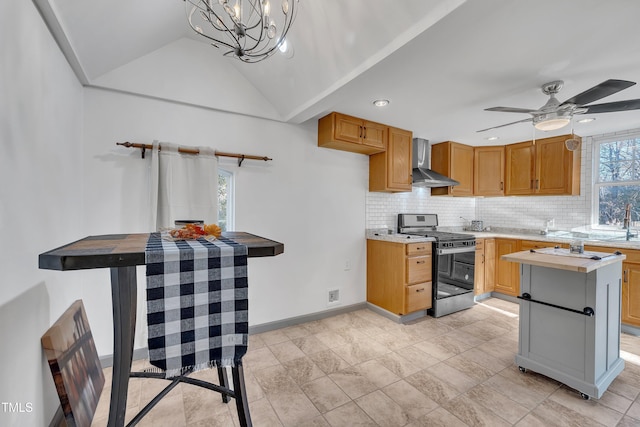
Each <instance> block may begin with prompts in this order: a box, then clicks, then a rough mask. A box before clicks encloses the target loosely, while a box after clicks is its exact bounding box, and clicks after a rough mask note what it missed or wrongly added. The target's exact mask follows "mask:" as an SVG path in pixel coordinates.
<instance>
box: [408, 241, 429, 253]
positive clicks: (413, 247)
mask: <svg viewBox="0 0 640 427" xmlns="http://www.w3.org/2000/svg"><path fill="white" fill-rule="evenodd" d="M431 246H432V242H422V243H409V244H407V255H422V254H425V255H426V254H430V253H431Z"/></svg>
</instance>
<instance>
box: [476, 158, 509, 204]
mask: <svg viewBox="0 0 640 427" xmlns="http://www.w3.org/2000/svg"><path fill="white" fill-rule="evenodd" d="M473 194H474V195H475V196H503V195H504V146H496V147H474V149H473Z"/></svg>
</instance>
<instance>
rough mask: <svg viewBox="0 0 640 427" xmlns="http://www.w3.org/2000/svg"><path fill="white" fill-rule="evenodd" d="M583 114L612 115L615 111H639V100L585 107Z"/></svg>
mask: <svg viewBox="0 0 640 427" xmlns="http://www.w3.org/2000/svg"><path fill="white" fill-rule="evenodd" d="M584 108H586V109H587V111H586V112H585V113H584V114H596V113H613V112H616V111H629V110H640V99H628V100H626V101H616V102H606V103H604V104H594V105H587V106H585V107H584Z"/></svg>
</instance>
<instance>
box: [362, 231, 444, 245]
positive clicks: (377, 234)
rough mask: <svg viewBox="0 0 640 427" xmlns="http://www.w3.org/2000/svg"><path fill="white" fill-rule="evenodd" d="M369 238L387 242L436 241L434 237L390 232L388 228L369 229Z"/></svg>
mask: <svg viewBox="0 0 640 427" xmlns="http://www.w3.org/2000/svg"><path fill="white" fill-rule="evenodd" d="M367 239H370V240H384V241H385V242H394V243H421V242H434V241H435V239H434V238H433V237H421V236H414V235H408V234H389V233H388V232H387V230H386V229H380V230H367Z"/></svg>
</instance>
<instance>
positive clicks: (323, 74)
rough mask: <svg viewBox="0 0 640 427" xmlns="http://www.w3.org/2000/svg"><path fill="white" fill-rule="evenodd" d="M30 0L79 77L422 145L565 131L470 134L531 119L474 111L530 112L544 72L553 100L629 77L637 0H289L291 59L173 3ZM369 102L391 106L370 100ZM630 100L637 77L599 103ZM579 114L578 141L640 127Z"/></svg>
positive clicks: (618, 116) (623, 119)
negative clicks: (205, 23) (230, 43)
mask: <svg viewBox="0 0 640 427" xmlns="http://www.w3.org/2000/svg"><path fill="white" fill-rule="evenodd" d="M272 1H273V0H272ZM33 2H34V4H35V5H36V6H37V7H38V9H39V10H40V12H41V14H42V15H43V17H44V19H45V22H46V23H47V25H48V26H49V28H50V30H51V31H52V33H53V34H54V36H55V37H56V40H57V41H58V43H59V45H60V47H61V49H62V50H63V52H64V53H65V55H66V57H67V58H68V60H69V63H70V64H71V66H72V67H73V69H74V71H75V72H76V74H77V75H78V78H79V79H80V81H81V82H82V83H83V84H85V85H86V86H90V87H98V88H106V89H110V90H117V91H121V92H126V93H135V94H140V95H143V96H148V97H153V98H157V99H168V100H173V101H177V102H181V103H185V104H190V105H197V106H202V107H205V108H211V109H214V110H220V111H229V112H234V113H240V114H247V115H250V116H255V117H262V118H266V119H271V120H278V121H283V122H290V123H302V122H305V121H307V120H317V119H318V118H319V117H321V116H323V115H324V114H326V113H328V112H330V111H340V112H343V113H347V114H351V115H355V116H358V117H363V118H367V119H369V120H373V121H378V122H381V123H385V124H389V125H393V126H397V127H401V128H405V129H410V130H412V131H413V132H414V135H415V136H418V137H422V138H427V139H429V140H431V141H433V142H439V141H444V140H454V141H458V142H462V143H467V144H471V145H493V144H496V143H498V144H502V143H509V142H516V141H521V140H526V139H531V138H532V137H536V138H541V137H546V136H552V135H557V134H563V133H569V132H571V127H570V126H568V127H565V128H563V129H560V130H558V131H553V132H548V133H544V132H541V131H535V132H534V128H533V126H532V125H531V123H521V124H515V125H512V126H507V127H503V128H499V129H495V130H492V131H487V132H482V133H478V132H476V131H477V130H479V129H485V128H488V127H491V126H497V125H501V124H505V123H509V122H513V121H517V120H520V119H525V118H527V117H529V116H528V115H527V114H523V113H505V112H487V111H484V109H485V108H489V107H494V106H508V107H521V108H530V109H536V108H539V107H541V106H542V105H543V104H544V103H545V102H546V101H547V99H548V97H547V96H546V95H544V94H543V93H542V92H541V90H540V86H541V85H542V84H544V83H547V82H550V81H553V80H563V81H564V87H563V89H562V90H561V92H560V93H559V94H558V96H557V97H558V99H559V100H560V101H561V102H562V101H563V100H565V99H568V98H570V97H572V96H574V95H576V94H578V93H580V92H582V91H584V90H586V89H589V88H590V87H592V86H595V85H596V84H599V83H601V82H603V81H605V80H607V79H622V80H631V81H640V32H639V31H638V17H639V16H640V2H638V1H637V0H609V1H602V0H562V1H558V0H536V1H527V0H475V1H472V0H468V1H465V0H402V1H396V2H390V1H384V0H349V1H337V0H322V1H320V0H300V2H299V4H298V6H299V11H298V16H297V19H296V21H295V22H294V24H293V27H292V30H291V32H290V34H289V36H288V40H289V41H290V42H291V43H292V44H293V46H294V49H295V54H294V56H293V57H292V58H285V57H284V56H279V55H276V56H274V57H272V58H269V59H267V60H265V61H263V62H260V63H257V64H245V63H242V62H240V61H238V60H235V59H233V58H229V57H223V56H222V53H224V51H221V50H220V49H216V48H214V47H212V46H211V45H210V44H209V43H208V42H207V41H206V40H205V39H202V38H199V37H198V36H197V35H196V34H194V33H193V32H192V31H191V29H190V28H189V26H188V24H187V20H186V17H185V2H184V1H183V0H136V1H131V0H112V1H108V2H91V1H78V0H33ZM378 98H386V99H389V100H390V101H391V103H390V104H389V106H387V107H385V108H383V109H380V108H375V107H373V105H372V101H373V100H375V99H378ZM635 98H640V84H639V85H635V86H633V87H631V88H629V89H626V90H623V91H621V92H619V93H617V94H615V95H612V96H609V97H607V98H605V99H603V100H602V101H601V102H611V101H618V100H625V99H635ZM599 102H600V101H599ZM581 117H582V116H581ZM584 117H595V118H596V120H595V121H594V122H591V123H588V124H580V123H574V124H573V126H574V128H575V132H576V133H577V134H579V135H583V136H587V135H597V134H603V133H610V132H616V131H620V130H625V129H633V128H640V110H635V111H627V112H619V113H603V114H594V115H589V114H586V115H584ZM489 136H497V137H499V138H500V139H499V140H498V141H497V142H495V141H491V142H489V141H487V139H486V138H488V137H489Z"/></svg>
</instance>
